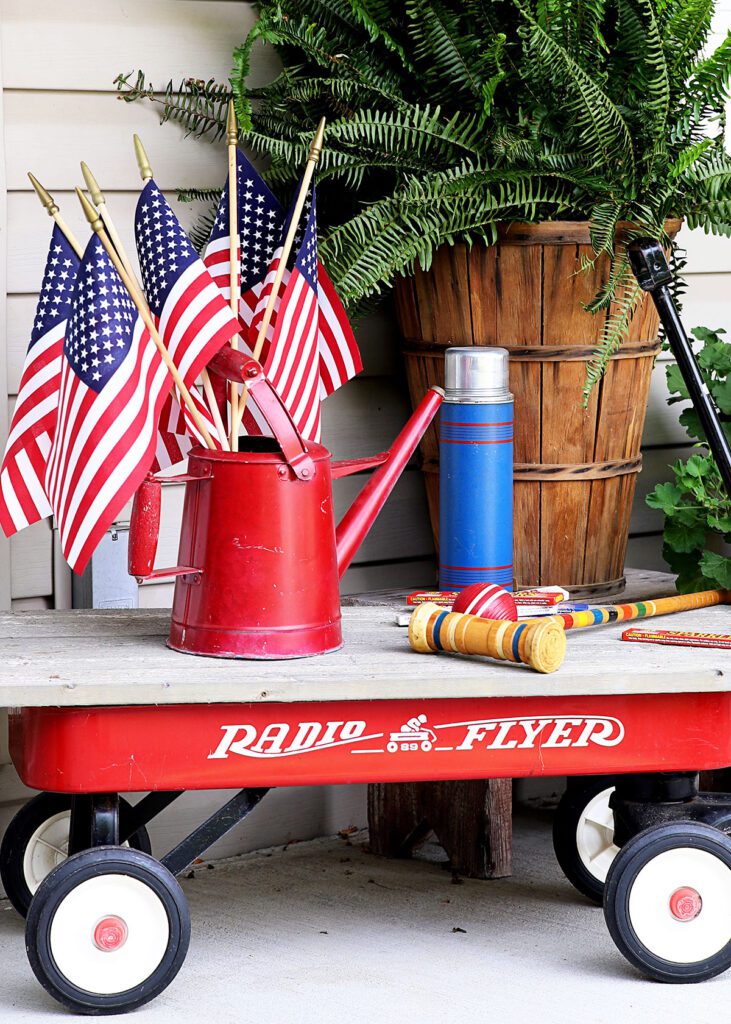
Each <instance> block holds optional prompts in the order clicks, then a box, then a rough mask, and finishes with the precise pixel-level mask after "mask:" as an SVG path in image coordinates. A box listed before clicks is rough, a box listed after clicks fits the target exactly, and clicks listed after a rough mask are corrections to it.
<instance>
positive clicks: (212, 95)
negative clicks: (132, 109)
mask: <svg viewBox="0 0 731 1024" xmlns="http://www.w3.org/2000/svg"><path fill="white" fill-rule="evenodd" d="M133 74H134V72H130V74H128V75H117V77H116V78H115V79H114V83H115V85H116V86H117V91H118V92H119V93H120V95H121V97H122V99H123V100H125V101H126V102H127V103H132V102H134V101H136V100H140V99H146V100H149V101H150V102H151V103H155V104H157V105H158V106H160V107H161V108H162V109H161V111H160V124H164V123H165V122H166V121H174V122H176V123H177V124H180V125H182V126H183V128H184V129H185V131H186V133H187V134H188V135H195V136H196V137H197V138H205V137H208V138H210V140H211V141H213V142H216V141H218V139H220V138H222V137H223V135H224V134H225V132H226V112H227V108H228V101H229V100H230V99H231V90H230V89H229V88H228V86H225V85H221V84H220V83H219V82H216V81H214V79H212V78H211V79H209V80H208V81H207V82H204V81H202V80H199V79H194V78H185V79H183V81H182V82H181V83H180V85H179V86H178V87H177V88H175V87H174V86H173V83H172V81H170V82H168V84H167V85H166V86H165V90H164V92H163V93H162V95H161V94H160V93H159V92H157V91H156V90H155V88H154V86H153V85H152V84H151V83H149V84H148V83H147V81H146V79H145V75H144V73H143V72H142V71H138V72H137V75H136V79H135V82H134V84H130V78H131V77H132V75H133Z"/></svg>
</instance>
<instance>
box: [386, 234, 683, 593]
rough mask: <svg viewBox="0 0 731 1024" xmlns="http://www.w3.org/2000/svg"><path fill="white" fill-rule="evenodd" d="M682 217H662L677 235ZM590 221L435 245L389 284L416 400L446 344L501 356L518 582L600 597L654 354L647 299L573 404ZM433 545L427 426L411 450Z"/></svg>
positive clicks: (581, 373)
mask: <svg viewBox="0 0 731 1024" xmlns="http://www.w3.org/2000/svg"><path fill="white" fill-rule="evenodd" d="M679 228H680V221H672V222H668V224H667V225H666V229H667V230H668V233H669V234H671V235H674V234H675V233H676V232H677V231H678V230H679ZM592 255H593V252H592V249H591V245H590V239H589V225H588V223H586V222H573V221H563V222H560V221H556V222H546V223H542V224H513V225H507V226H506V227H505V229H504V230H502V231H501V232H500V236H499V240H498V243H497V244H496V245H494V246H490V247H486V246H481V245H475V246H473V247H472V249H468V248H467V246H466V245H454V246H445V247H443V248H441V249H439V250H438V251H437V252H436V254H435V258H434V262H433V264H432V267H431V268H430V270H429V271H428V272H423V271H418V270H417V272H416V274H415V275H414V276H413V277H411V278H399V279H398V281H397V284H396V309H397V315H398V320H399V325H400V328H401V333H402V336H403V340H404V355H405V362H406V372H407V378H408V384H409V391H410V394H411V399H412V402H414V403H416V402H417V401H418V400H419V399H420V398H421V396H422V395H423V394H424V390H425V389H426V388H427V387H428V386H429V385H431V384H442V383H443V375H444V353H445V350H446V348H447V347H448V346H451V345H498V346H501V347H503V348H506V349H508V351H509V353H510V386H511V390H512V392H513V394H514V396H515V491H514V500H515V517H514V529H515V551H514V557H515V580H516V584H517V585H518V586H521V587H528V586H537V585H540V584H543V585H546V584H557V585H561V586H565V587H566V588H567V589H569V590H570V591H571V592H572V593H574V594H576V595H577V596H578V595H586V596H594V597H597V598H598V597H602V596H608V595H611V594H615V593H618V592H619V591H620V590H621V589H622V587H623V586H624V559H625V555H626V551H627V539H628V535H629V522H630V514H631V510H632V499H633V496H634V491H635V483H636V480H637V474H638V473H639V472H640V469H641V467H642V456H641V454H640V444H641V441H642V429H643V426H644V421H645V412H646V407H647V398H648V391H649V387H650V376H651V373H652V368H653V365H654V362H655V357H656V356H657V353H658V352H659V350H660V343H659V341H658V318H657V313H656V311H655V308H654V306H653V305H652V302H651V301H649V300H648V299H647V298H645V301H644V302H643V304H642V306H641V307H640V309H639V310H638V311H637V313H636V314H635V317H634V320H633V322H632V325H631V327H630V332H629V337H628V339H627V341H625V343H624V344H623V346H622V348H621V349H620V351H619V352H618V353H617V354H616V355H615V356H614V357H613V358H612V360H611V362H610V364H609V368H608V370H607V373H606V376H605V377H604V379H603V381H602V382H601V383H600V384H599V385H598V386H597V387H596V388H595V389H594V392H593V394H592V396H591V400H590V402H589V406H588V408H587V409H583V408H582V407H581V398H582V385H583V382H584V377H585V373H586V366H587V362H588V361H589V360H590V359H591V358H592V356H593V355H594V354H595V352H596V351H597V345H598V343H599V341H600V339H601V333H602V328H603V326H604V315H603V314H599V315H597V316H592V315H591V314H589V313H587V312H586V311H585V310H584V309H583V307H582V303H584V302H588V301H589V300H590V299H591V298H593V296H594V294H595V293H596V291H597V290H598V288H599V286H600V285H601V283H602V281H603V280H605V278H606V274H607V265H606V262H600V263H599V265H598V266H597V267H596V268H595V269H594V270H592V271H591V272H589V273H584V272H582V271H581V260H582V257H587V258H591V257H592ZM421 455H422V468H423V470H424V473H425V481H426V488H427V496H428V499H429V510H430V515H431V520H432V527H433V530H434V536H435V541H436V543H437V544H438V535H437V534H438V522H439V508H438V506H439V478H438V473H439V447H438V438H437V430H436V426H434V427H432V428H431V429H430V430H429V432H428V433H427V435H426V436H425V438H424V440H423V442H422V445H421Z"/></svg>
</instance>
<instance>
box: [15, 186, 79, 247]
mask: <svg viewBox="0 0 731 1024" xmlns="http://www.w3.org/2000/svg"><path fill="white" fill-rule="evenodd" d="M28 177H29V178H30V183H31V185H32V186H33V188H34V189H35V190H36V195H37V196H38V198H39V199H40V201H41V205H42V206H44V207H45V208H46V210H48V216H49V217H52V218H53V220H54V221H55V222H56V224H57V225H58V230H59V231H60V232H61V234H62V235H63V237H64V238H65V239H66V241H67V242H68V243H69V245H70V246H71V248H72V249H73V250H74V252H75V253H76V255H77V256H78V257H79V259H81V257H82V256H83V255H84V250H83V249H82V248H81V246H80V245H79V243H78V242H77V241H76V239H75V238H74V236H73V234H72V232H71V228H70V227H69V226H68V224H67V223H66V221H65V220H64V219H63V217H62V216H61V214H60V213H59V212H58V206H57V205H56V203H55V202H54V199H53V196H52V195H51V194H50V192H46V190H45V189H44V187H43V185H41V183H40V181H39V180H38V178H36V177H35V176H34V175H32V174H31V173H30V171H28Z"/></svg>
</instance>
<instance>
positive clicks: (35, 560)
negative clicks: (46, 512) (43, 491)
mask: <svg viewBox="0 0 731 1024" xmlns="http://www.w3.org/2000/svg"><path fill="white" fill-rule="evenodd" d="M52 550H53V534H52V532H51V526H50V522H49V520H47V519H43V520H41V522H40V523H34V524H33V526H28V527H26V529H25V530H21V531H20V533H16V534H15V536H13V537H11V538H10V583H11V589H12V595H13V597H14V598H18V597H42V596H44V595H46V594H51V593H52V592H53V582H52Z"/></svg>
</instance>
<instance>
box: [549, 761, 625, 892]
mask: <svg viewBox="0 0 731 1024" xmlns="http://www.w3.org/2000/svg"><path fill="white" fill-rule="evenodd" d="M613 792H614V777H613V776H611V775H599V776H596V777H593V778H586V779H581V780H580V781H578V782H576V783H573V784H570V785H569V788H568V789H567V790H566V792H565V793H564V794H563V796H562V797H561V800H560V801H559V804H558V807H557V808H556V814H555V816H554V819H553V849H554V851H555V853H556V860H557V861H558V863H559V866H560V867H561V870H562V871H563V873H564V874H565V875H566V877H567V878H568V880H569V882H571V884H572V885H573V886H574V887H575V888H576V889H578V890H579V892H580V893H583V895H584V896H588V897H589V899H590V900H593V902H594V903H597V904H599V906H601V903H602V897H603V895H604V883H605V881H606V878H607V872H608V871H609V868H610V867H611V864H612V861H613V860H614V858H615V857H616V856H617V853H618V852H619V848H618V847H617V846H615V845H614V815H613V813H612V809H611V808H610V806H609V798H610V797H611V795H612V793H613Z"/></svg>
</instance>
